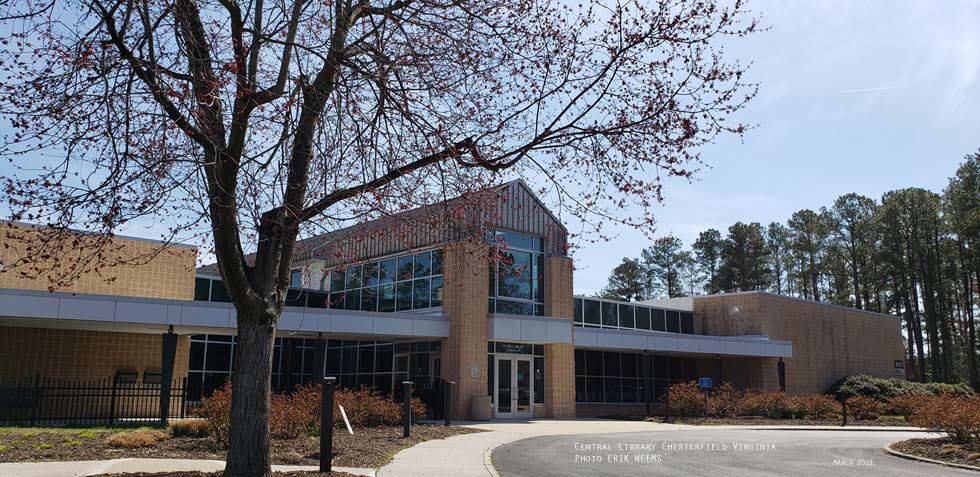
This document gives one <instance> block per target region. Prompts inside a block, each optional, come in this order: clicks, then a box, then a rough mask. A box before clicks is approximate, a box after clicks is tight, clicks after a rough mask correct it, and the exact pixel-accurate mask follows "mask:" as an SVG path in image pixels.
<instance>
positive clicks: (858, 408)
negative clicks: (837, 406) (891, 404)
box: [847, 396, 885, 421]
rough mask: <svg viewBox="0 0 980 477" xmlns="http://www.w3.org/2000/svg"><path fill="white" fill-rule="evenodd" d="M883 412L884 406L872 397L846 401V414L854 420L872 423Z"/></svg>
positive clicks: (857, 397)
mask: <svg viewBox="0 0 980 477" xmlns="http://www.w3.org/2000/svg"><path fill="white" fill-rule="evenodd" d="M884 410H885V405H884V404H882V403H881V402H880V401H878V400H877V399H875V398H873V397H869V396H855V397H852V398H848V400H847V413H848V414H850V415H851V416H852V417H854V418H855V419H859V420H862V421H873V420H875V419H878V416H880V415H881V413H882V412H884Z"/></svg>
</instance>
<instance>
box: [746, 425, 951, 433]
mask: <svg viewBox="0 0 980 477" xmlns="http://www.w3.org/2000/svg"><path fill="white" fill-rule="evenodd" d="M743 429H751V430H754V431H847V432H932V431H930V430H928V429H922V428H919V427H910V428H908V429H895V428H883V429H876V428H874V427H807V426H797V427H764V426H761V427H745V428H743Z"/></svg>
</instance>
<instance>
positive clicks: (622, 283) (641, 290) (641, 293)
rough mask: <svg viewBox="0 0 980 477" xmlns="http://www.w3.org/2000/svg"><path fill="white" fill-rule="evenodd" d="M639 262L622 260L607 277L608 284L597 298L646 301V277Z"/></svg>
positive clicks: (627, 259)
mask: <svg viewBox="0 0 980 477" xmlns="http://www.w3.org/2000/svg"><path fill="white" fill-rule="evenodd" d="M645 275H646V274H645V271H644V269H643V266H642V265H641V264H640V261H639V260H637V259H635V258H623V261H622V262H620V264H619V265H616V268H613V270H612V274H611V275H609V283H608V284H607V285H606V288H604V289H603V290H602V292H601V293H600V295H599V296H601V297H602V298H609V299H612V300H622V301H640V300H645V299H647V295H646V285H645V282H646V276H645Z"/></svg>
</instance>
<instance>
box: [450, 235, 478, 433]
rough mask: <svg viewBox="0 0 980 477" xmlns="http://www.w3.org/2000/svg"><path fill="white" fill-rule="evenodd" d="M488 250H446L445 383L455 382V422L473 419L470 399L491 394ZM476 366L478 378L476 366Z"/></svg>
mask: <svg viewBox="0 0 980 477" xmlns="http://www.w3.org/2000/svg"><path fill="white" fill-rule="evenodd" d="M485 257H486V251H485V250H484V248H483V247H482V246H481V245H479V244H475V243H471V242H465V241H464V242H456V243H452V244H449V245H448V246H447V247H446V254H445V263H444V273H445V292H444V297H445V298H444V300H443V311H444V312H445V313H446V315H447V316H448V318H449V337H448V338H446V340H445V341H444V344H443V353H442V366H443V370H442V375H443V380H446V381H455V382H456V383H457V384H456V387H455V388H453V396H452V401H453V402H452V407H453V411H452V412H453V418H454V419H466V418H469V417H470V398H472V397H473V396H484V395H486V394H487V392H488V390H487V319H488V314H487V302H488V299H489V295H488V292H487V290H488V289H489V287H490V275H489V272H488V271H487V270H488V269H487V262H486V258H485ZM474 364H475V365H476V371H477V373H476V376H473V375H472V365H474Z"/></svg>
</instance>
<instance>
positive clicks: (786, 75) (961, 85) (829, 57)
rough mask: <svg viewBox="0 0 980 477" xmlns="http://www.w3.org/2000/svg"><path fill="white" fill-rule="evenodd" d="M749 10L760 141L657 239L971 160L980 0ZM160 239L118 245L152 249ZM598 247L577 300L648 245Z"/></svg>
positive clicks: (918, 179)
mask: <svg viewBox="0 0 980 477" xmlns="http://www.w3.org/2000/svg"><path fill="white" fill-rule="evenodd" d="M750 6H751V8H753V9H754V10H755V11H756V12H757V13H758V14H760V15H761V18H762V22H763V24H764V25H768V26H769V27H770V28H769V30H768V31H764V32H760V33H758V34H755V35H752V36H750V37H748V38H742V39H731V40H730V41H726V43H725V47H726V51H727V53H728V54H729V55H730V56H731V57H733V58H739V59H741V60H743V61H751V62H753V65H752V67H751V69H750V70H749V72H748V80H749V81H754V82H758V83H760V92H759V95H758V97H757V98H756V99H755V100H754V101H753V102H752V103H751V104H749V106H748V107H747V108H746V109H745V110H743V111H741V112H740V113H739V114H738V116H737V118H736V119H738V120H739V121H741V122H744V123H750V124H756V125H757V127H756V128H755V129H754V130H751V131H749V132H748V133H747V134H746V135H745V137H744V139H741V140H740V139H739V138H732V137H726V138H721V139H720V140H719V141H718V142H717V144H713V145H711V146H709V147H706V148H704V149H703V151H702V152H703V159H704V161H705V162H706V163H707V167H705V168H704V169H703V170H701V171H700V173H699V174H698V175H697V177H696V178H695V180H693V181H691V182H687V181H686V180H680V179H671V180H668V181H667V182H666V184H665V185H666V187H665V197H666V200H665V202H664V204H663V207H662V209H661V210H660V211H659V213H658V214H657V219H658V232H657V234H658V235H665V234H667V233H673V234H674V235H677V236H679V237H680V238H681V239H682V240H683V241H684V243H685V244H690V243H691V242H692V241H693V240H694V238H695V237H696V236H697V234H698V232H700V231H702V230H704V229H706V228H709V227H714V228H717V229H719V230H722V231H723V232H724V231H725V229H726V228H727V227H728V226H729V225H731V224H732V223H734V222H736V221H739V220H741V221H745V222H752V221H758V222H762V223H763V224H768V223H769V222H771V221H773V220H779V221H785V220H786V219H787V218H788V217H789V215H790V214H792V213H793V212H794V211H796V210H799V209H803V208H814V209H816V208H819V207H821V206H827V205H830V204H831V203H832V202H833V200H834V199H835V198H836V197H838V196H840V195H842V194H845V193H849V192H857V193H860V194H864V195H867V196H870V197H874V198H880V196H881V194H882V193H884V192H886V191H888V190H892V189H898V188H903V187H913V186H914V187H924V188H927V189H931V190H934V191H937V192H938V191H941V190H942V188H943V187H944V186H945V184H946V181H947V178H948V177H949V176H950V175H951V174H953V172H954V171H955V168H956V166H957V164H959V162H960V161H961V160H962V158H963V156H964V155H966V154H969V153H972V152H975V151H977V150H978V148H980V28H978V27H977V26H978V25H980V0H946V1H942V2H939V1H935V2H928V1H913V0H892V1H885V0H851V1H841V0H813V1H793V2H791V1H780V0H755V1H753V2H751V5H750ZM0 127H3V126H0ZM6 171H9V168H8V167H7V166H6V165H3V164H0V174H3V173H4V172H6ZM624 213H628V211H627V212H624ZM144 225H145V224H144ZM568 226H569V229H573V230H575V229H578V228H579V227H577V226H576V224H573V223H570V224H568ZM160 228H162V224H154V225H151V226H149V228H142V227H140V228H136V227H131V228H130V229H128V230H122V231H120V233H124V234H129V235H139V236H145V237H158V236H159V233H158V229H160ZM604 233H608V234H611V235H613V236H614V237H615V238H614V239H613V240H612V241H611V243H608V244H584V245H583V247H582V248H581V249H579V250H577V251H576V253H575V261H576V266H577V271H576V274H575V290H576V292H577V293H585V294H591V293H593V292H595V291H597V290H599V289H600V288H602V287H603V286H604V285H605V283H606V278H607V277H608V274H609V272H610V270H611V269H612V268H613V267H614V266H615V265H616V264H618V263H619V261H620V260H621V259H622V258H623V257H624V256H638V255H639V253H640V250H641V249H642V248H644V247H646V246H647V245H648V243H647V241H646V240H645V239H643V238H642V237H640V236H639V235H638V234H636V233H635V232H633V231H630V230H615V229H612V230H604Z"/></svg>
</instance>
